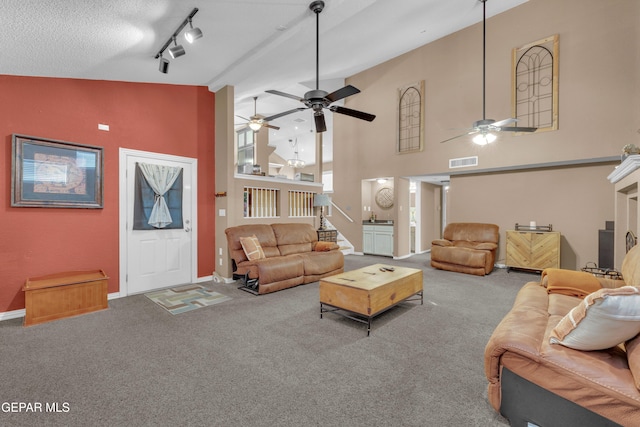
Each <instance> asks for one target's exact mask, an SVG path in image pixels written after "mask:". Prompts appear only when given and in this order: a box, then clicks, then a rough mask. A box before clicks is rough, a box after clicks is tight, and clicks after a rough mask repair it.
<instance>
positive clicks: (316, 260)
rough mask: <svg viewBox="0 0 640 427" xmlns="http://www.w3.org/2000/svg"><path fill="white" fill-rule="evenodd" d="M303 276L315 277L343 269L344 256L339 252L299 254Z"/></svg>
mask: <svg viewBox="0 0 640 427" xmlns="http://www.w3.org/2000/svg"><path fill="white" fill-rule="evenodd" d="M299 256H300V258H302V260H303V264H304V275H305V276H317V275H323V274H325V273H328V272H331V271H334V270H338V269H341V268H343V267H344V255H343V254H342V252H340V251H329V252H309V253H305V254H300V255H299Z"/></svg>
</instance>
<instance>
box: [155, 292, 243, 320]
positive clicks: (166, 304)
mask: <svg viewBox="0 0 640 427" xmlns="http://www.w3.org/2000/svg"><path fill="white" fill-rule="evenodd" d="M145 296H146V297H147V298H149V299H150V300H151V301H153V302H155V303H156V304H158V305H159V306H160V307H162V308H164V309H165V310H167V311H168V312H169V313H171V314H179V313H184V312H186V311H191V310H195V309H197V308H202V307H207V306H210V305H214V304H218V303H221V302H225V301H229V300H230V299H231V297H228V296H225V295H222V294H220V293H218V292H212V291H209V290H207V289H205V288H204V287H202V286H200V285H185V286H178V287H175V288H169V289H163V290H161V291H153V292H149V293H147V294H145Z"/></svg>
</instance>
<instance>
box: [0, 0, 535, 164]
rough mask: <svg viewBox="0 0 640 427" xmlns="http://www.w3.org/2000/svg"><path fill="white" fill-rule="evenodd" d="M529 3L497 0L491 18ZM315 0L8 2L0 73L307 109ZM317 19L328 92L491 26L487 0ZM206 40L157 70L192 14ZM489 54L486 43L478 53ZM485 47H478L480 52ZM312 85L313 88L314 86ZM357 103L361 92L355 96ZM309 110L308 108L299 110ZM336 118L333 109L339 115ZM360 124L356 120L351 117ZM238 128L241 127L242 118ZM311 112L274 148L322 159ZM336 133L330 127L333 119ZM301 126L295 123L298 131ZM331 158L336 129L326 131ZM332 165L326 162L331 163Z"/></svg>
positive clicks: (356, 7)
mask: <svg viewBox="0 0 640 427" xmlns="http://www.w3.org/2000/svg"><path fill="white" fill-rule="evenodd" d="M525 1H527V0H489V1H488V2H487V16H488V17H490V16H493V15H495V14H498V13H501V12H503V11H505V10H507V9H509V8H511V7H515V6H517V5H519V4H522V3H524V2H525ZM310 3H311V1H310V0H228V1H225V0H198V1H196V2H187V1H183V0H110V1H97V0H92V1H87V0H2V1H1V2H0V42H1V45H2V46H3V49H2V57H1V58H0V74H12V75H25V76H45V77H68V78H81V79H98V80H121V81H131V82H151V83H167V84H188V85H202V86H209V88H210V89H211V90H212V91H216V90H218V89H220V88H221V87H223V86H225V85H233V86H234V87H235V95H236V113H237V114H239V115H241V116H244V117H249V116H250V115H252V114H253V97H254V96H259V99H258V112H259V113H261V114H264V115H270V114H274V113H277V112H280V111H284V110H288V109H291V108H295V107H298V106H299V105H298V104H296V102H295V101H294V100H291V99H287V98H281V97H277V96H273V95H269V94H265V93H264V91H265V90H267V89H277V90H281V91H284V92H289V93H292V94H296V95H298V94H299V95H302V94H304V93H305V92H306V90H308V87H309V85H311V84H312V82H313V81H314V79H315V22H316V18H315V14H314V13H313V12H311V11H310V10H309V7H308V6H309V4H310ZM325 4H326V6H325V9H324V11H323V12H322V13H321V14H320V79H321V80H323V82H322V83H321V88H322V89H325V90H327V91H332V90H333V89H336V88H338V87H341V86H342V85H343V80H344V78H346V77H348V76H350V75H353V74H355V73H357V72H360V71H362V70H364V69H367V68H370V67H372V66H374V65H377V64H379V63H381V62H384V61H386V60H388V59H391V58H393V57H395V56H398V55H400V54H402V53H405V52H407V51H409V50H412V49H415V48H417V47H419V46H422V45H424V44H426V43H429V42H431V41H433V40H436V39H438V38H441V37H443V36H446V35H448V34H450V33H452V32H455V31H458V30H460V29H462V28H465V27H467V26H469V25H472V24H475V23H477V22H479V21H481V19H482V3H480V2H479V1H478V0H394V1H391V0H325ZM194 7H198V8H199V11H198V13H197V14H196V16H195V17H194V19H193V24H194V26H197V27H200V29H201V30H202V32H203V33H204V36H203V38H201V39H200V40H198V41H197V42H196V43H194V44H193V45H190V44H188V43H187V42H186V41H185V40H184V38H183V36H182V34H181V35H180V37H179V39H178V43H181V44H182V45H183V46H184V47H185V50H186V55H184V56H182V57H180V58H177V59H175V60H174V59H171V58H170V57H168V55H165V58H168V59H169V60H170V61H171V64H170V67H169V73H168V74H162V73H160V72H159V71H158V60H157V59H155V54H156V53H157V52H158V50H159V49H160V48H161V47H162V46H163V45H164V43H165V41H166V40H167V39H168V38H169V37H170V36H171V34H173V32H174V31H175V30H176V28H177V27H178V25H179V24H180V23H181V22H182V21H183V20H184V19H185V18H186V16H187V15H188V14H189V12H190V11H191V10H192V9H193V8H194ZM479 46H480V45H479ZM479 48H480V47H479ZM305 82H306V85H305ZM356 96H357V95H356ZM300 105H301V104H300ZM330 115H331V113H327V114H326V116H328V117H327V118H328V119H330ZM354 120H356V119H354ZM237 122H242V121H241V120H238V121H237ZM312 123H313V120H312V117H311V112H309V111H305V112H302V113H296V114H292V115H290V116H287V117H286V118H283V119H279V120H278V121H277V123H275V122H274V124H277V125H278V126H280V127H281V128H282V129H281V132H280V133H279V134H278V135H277V136H275V135H272V136H271V137H270V140H271V141H272V143H273V144H275V145H276V146H277V147H278V148H277V151H278V153H280V154H281V155H282V156H283V157H284V158H288V157H291V156H292V154H293V150H292V148H291V147H290V144H289V143H288V142H287V141H288V139H291V138H292V137H297V136H300V147H301V149H300V156H301V157H303V158H305V160H307V161H308V162H311V163H313V162H314V160H313V158H312V157H309V156H313V153H314V150H313V148H312V147H313V137H312V136H311V135H310V132H309V129H310V128H311V124H312ZM328 125H329V129H330V126H331V120H328ZM294 126H298V129H295V128H294ZM325 144H326V148H325V156H326V157H329V159H330V157H331V132H330V131H329V132H327V133H326V134H325ZM325 160H327V158H325Z"/></svg>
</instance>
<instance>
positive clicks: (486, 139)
mask: <svg viewBox="0 0 640 427" xmlns="http://www.w3.org/2000/svg"><path fill="white" fill-rule="evenodd" d="M495 140H496V136H495V135H494V134H492V133H490V132H481V133H479V134H477V135H476V136H474V137H473V143H474V144H478V145H487V144H491V143H492V142H493V141H495Z"/></svg>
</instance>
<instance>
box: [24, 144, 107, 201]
mask: <svg viewBox="0 0 640 427" xmlns="http://www.w3.org/2000/svg"><path fill="white" fill-rule="evenodd" d="M103 164H104V155H103V148H102V147H94V146H90V145H82V144H76V143H73V142H64V141H55V140H51V139H45V138H37V137H32V136H26V135H18V134H13V135H12V141H11V206H12V207H47V208H85V209H101V208H102V207H103V175H102V173H103V172H102V171H103Z"/></svg>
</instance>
